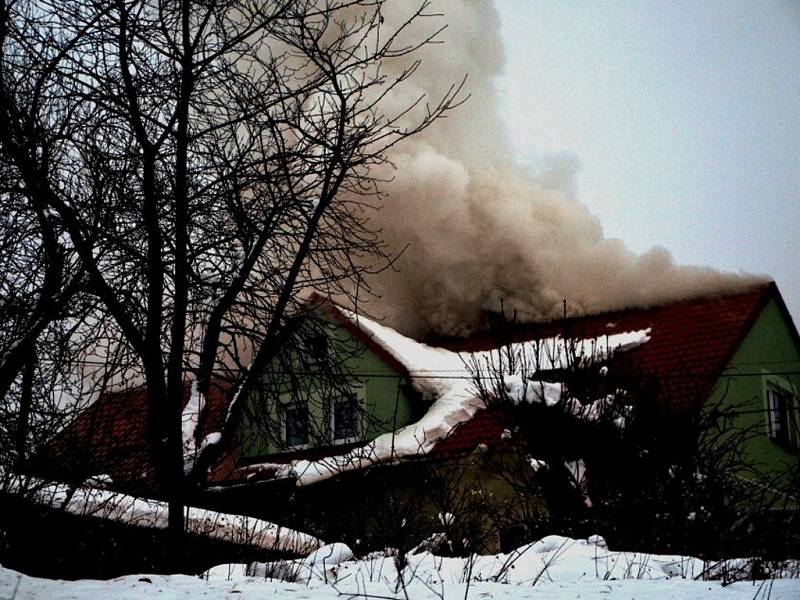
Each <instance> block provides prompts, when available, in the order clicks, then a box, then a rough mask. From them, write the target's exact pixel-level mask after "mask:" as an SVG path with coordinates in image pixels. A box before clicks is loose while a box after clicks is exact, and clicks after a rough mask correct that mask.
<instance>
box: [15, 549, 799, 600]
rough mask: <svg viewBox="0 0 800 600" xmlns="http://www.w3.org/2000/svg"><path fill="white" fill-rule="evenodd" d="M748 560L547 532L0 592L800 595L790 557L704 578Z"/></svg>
mask: <svg viewBox="0 0 800 600" xmlns="http://www.w3.org/2000/svg"><path fill="white" fill-rule="evenodd" d="M751 566H752V565H751V563H750V562H749V561H744V560H732V561H727V562H726V563H724V564H709V563H704V562H703V561H701V560H698V559H695V558H691V557H679V556H657V555H647V554H636V553H621V552H613V551H609V550H608V549H607V548H606V547H605V544H604V542H603V541H602V539H600V538H589V539H588V540H573V539H569V538H563V537H559V536H549V537H546V538H544V539H542V540H540V541H538V542H536V543H534V544H530V545H527V546H523V547H522V548H520V549H519V550H517V551H515V552H512V553H509V554H498V555H493V556H478V557H474V558H473V559H471V560H470V559H463V558H442V557H438V556H434V555H432V554H430V553H427V552H422V553H419V554H414V555H409V556H408V564H407V566H406V567H405V568H404V569H402V571H401V573H402V578H400V577H398V571H397V569H396V561H395V558H394V557H392V556H387V555H386V554H384V553H380V554H374V555H371V556H369V557H367V558H362V559H360V560H353V559H352V555H351V552H350V550H349V548H347V546H345V545H344V544H331V545H329V546H323V547H322V548H320V549H319V550H317V551H316V552H314V553H312V554H311V555H310V556H309V557H307V558H306V559H303V560H296V561H282V562H277V563H261V564H255V565H251V566H250V567H249V568H246V567H245V566H244V565H220V566H218V567H215V568H213V569H211V570H210V571H209V572H208V573H206V574H205V575H204V577H202V578H199V577H191V576H187V575H171V576H163V575H130V576H126V577H120V578H117V579H112V580H109V581H92V580H81V581H54V580H47V579H36V578H33V577H27V576H25V575H21V574H19V573H17V572H15V571H12V570H10V569H3V568H0V598H4V599H5V598H9V599H10V598H14V599H20V600H22V599H34V598H35V599H45V598H64V599H68V598H90V599H94V598H97V599H100V598H102V599H106V598H112V599H113V600H126V599H130V598H143V597H146V596H148V597H150V596H152V597H157V598H159V599H160V600H172V599H173V598H175V599H177V598H237V599H242V600H250V599H256V598H288V599H293V598H296V599H298V600H299V599H307V600H328V599H331V600H332V599H334V598H336V599H341V598H353V599H355V598H365V599H366V598H383V599H390V598H398V599H405V598H408V599H410V600H417V599H419V600H429V599H430V600H433V599H443V600H446V599H462V598H473V599H475V600H491V599H506V598H508V599H511V598H514V599H517V598H519V599H525V598H538V599H545V598H546V599H553V600H562V599H567V598H581V599H583V600H586V599H603V600H623V599H625V600H631V599H642V600H655V599H659V598H667V599H676V600H693V599H698V598H699V599H704V598H705V599H715V600H723V599H728V600H735V599H741V600H767V599H771V600H798V599H800V579H797V577H798V573H797V564H796V563H794V564H793V565H784V566H783V568H782V569H781V575H782V576H783V577H784V578H775V579H761V580H757V581H737V582H734V583H730V584H729V585H725V584H723V583H722V582H720V581H713V580H708V579H707V578H708V577H709V576H714V577H719V576H720V574H721V572H722V571H723V570H725V571H726V572H727V573H728V576H729V577H728V579H730V578H731V577H733V575H734V574H736V573H738V576H737V577H746V576H747V574H748V569H750V568H751ZM776 574H777V573H776ZM789 575H792V576H793V577H794V578H787V576H789ZM467 581H469V582H470V583H469V584H467V583H466V582H467Z"/></svg>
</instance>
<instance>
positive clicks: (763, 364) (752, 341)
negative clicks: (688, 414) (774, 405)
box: [707, 298, 800, 471]
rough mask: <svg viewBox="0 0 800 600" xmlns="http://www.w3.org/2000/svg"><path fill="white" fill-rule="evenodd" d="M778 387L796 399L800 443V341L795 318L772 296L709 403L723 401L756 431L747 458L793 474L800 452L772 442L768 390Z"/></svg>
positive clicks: (794, 436)
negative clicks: (791, 470) (799, 410)
mask: <svg viewBox="0 0 800 600" xmlns="http://www.w3.org/2000/svg"><path fill="white" fill-rule="evenodd" d="M772 388H777V389H781V390H785V391H787V392H789V394H790V395H791V396H793V400H794V406H793V407H789V408H791V409H793V412H794V419H793V420H790V421H789V427H790V436H791V439H790V442H791V444H794V445H795V446H796V445H797V444H798V441H799V440H800V432H799V431H798V421H797V419H798V415H800V412H798V409H799V408H800V407H798V404H797V397H798V391H800V343H799V342H798V339H797V335H796V330H795V328H794V324H793V323H792V321H791V317H789V316H788V313H787V312H786V311H785V309H784V307H783V306H781V302H780V300H779V298H771V299H770V300H769V301H768V302H767V304H766V305H765V306H764V309H763V310H762V311H761V313H760V314H759V315H758V317H757V319H756V320H755V321H754V323H753V325H752V327H751V328H750V330H749V331H748V332H747V334H746V336H745V337H744V338H743V339H742V341H741V343H740V344H739V346H738V347H737V349H736V351H735V352H734V354H733V356H732V357H731V359H730V361H729V362H728V364H727V365H726V366H725V369H724V370H723V372H722V374H721V376H720V378H719V381H718V382H717V385H716V386H715V388H714V391H713V393H712V394H711V396H710V398H709V401H708V403H707V404H708V405H709V406H714V405H716V404H717V403H719V404H721V405H722V406H723V407H727V408H728V409H730V410H733V411H734V412H735V413H736V417H735V420H734V426H735V428H736V429H738V430H740V431H747V432H752V433H753V434H754V435H752V436H751V437H749V440H748V443H747V447H746V449H745V451H746V454H747V456H746V459H747V461H748V462H749V463H751V464H754V465H758V466H759V467H761V468H765V469H767V470H769V471H787V470H788V468H789V465H791V464H793V463H796V461H797V455H796V452H797V451H796V449H793V448H792V446H791V444H790V445H782V444H779V443H776V441H775V440H773V439H770V436H769V424H768V418H769V415H768V405H767V392H768V390H769V389H772Z"/></svg>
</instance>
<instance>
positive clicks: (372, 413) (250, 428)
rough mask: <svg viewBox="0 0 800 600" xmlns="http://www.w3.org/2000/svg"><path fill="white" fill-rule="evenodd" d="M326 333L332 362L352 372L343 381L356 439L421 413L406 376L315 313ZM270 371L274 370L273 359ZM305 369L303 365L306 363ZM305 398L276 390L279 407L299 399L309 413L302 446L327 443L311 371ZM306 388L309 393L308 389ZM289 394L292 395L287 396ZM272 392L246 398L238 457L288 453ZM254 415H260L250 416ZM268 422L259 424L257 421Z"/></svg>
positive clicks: (326, 418)
mask: <svg viewBox="0 0 800 600" xmlns="http://www.w3.org/2000/svg"><path fill="white" fill-rule="evenodd" d="M321 318H322V322H323V324H324V328H325V330H326V332H327V334H328V335H329V336H330V338H331V339H332V342H331V343H330V345H329V346H330V347H331V348H336V350H337V351H338V352H337V354H339V355H340V356H333V357H332V359H333V361H334V362H335V361H337V360H340V361H341V362H342V364H343V365H344V369H343V370H345V371H347V372H348V373H350V374H352V375H353V377H351V378H348V381H347V383H346V385H347V386H348V387H349V389H350V390H351V391H352V392H353V393H354V394H355V395H356V397H357V398H358V401H359V406H360V413H361V414H360V415H359V430H360V436H359V437H360V440H362V441H369V440H372V439H374V438H376V437H377V436H379V435H381V434H383V433H386V432H389V431H394V430H396V429H398V428H400V427H403V426H405V425H408V424H410V423H413V422H414V421H416V420H418V419H419V418H420V416H421V414H418V412H419V411H418V410H415V407H416V404H415V402H414V399H413V398H412V393H411V392H410V391H409V390H410V385H409V381H408V377H407V376H406V375H405V374H401V373H398V372H397V371H396V370H395V369H393V368H392V367H390V366H389V365H387V364H386V363H385V362H384V361H383V359H382V358H381V357H380V356H379V355H378V354H376V353H375V352H373V351H372V350H371V349H370V348H369V347H367V345H366V344H365V343H364V342H363V341H361V340H359V339H358V338H356V337H354V336H353V334H351V333H350V332H349V331H348V330H346V329H345V328H343V327H342V326H340V325H339V324H338V323H336V322H335V321H333V320H332V319H331V318H330V317H329V316H328V315H325V314H323V315H321ZM270 368H271V369H279V368H280V367H279V366H278V364H277V363H273V365H271V367H270ZM306 368H307V367H306ZM303 383H304V387H305V388H306V392H307V393H306V394H305V397H304V398H303V399H302V400H301V399H300V398H298V397H297V394H293V391H292V389H291V388H290V387H288V386H283V389H280V390H278V396H279V400H278V402H279V403H281V404H284V405H287V404H290V403H292V402H304V403H305V404H306V405H307V407H308V412H309V429H310V430H311V432H312V433H311V436H310V437H311V439H310V441H309V445H308V448H314V447H320V446H330V445H331V443H332V441H331V439H330V436H329V435H328V432H329V431H330V427H331V426H330V413H329V412H328V410H327V406H328V404H327V403H326V402H325V401H324V400H323V398H322V396H323V395H324V392H322V391H321V390H322V388H323V386H322V384H321V378H320V377H317V376H314V375H313V372H312V373H311V374H310V375H308V376H307V377H305V378H304V382H303ZM309 390H310V391H309ZM293 396H294V397H293ZM274 398H275V394H263V393H261V392H255V393H253V394H252V395H251V397H250V398H249V399H248V403H249V404H250V408H251V410H247V411H245V416H244V417H243V419H242V424H241V430H240V436H241V437H240V439H241V440H242V445H241V456H242V457H243V458H245V459H255V458H258V457H263V456H269V455H274V454H280V453H283V452H287V451H289V449H287V448H286V447H284V445H283V444H281V443H280V440H279V439H278V438H279V437H280V436H279V435H278V427H279V425H276V424H279V423H280V420H281V415H280V407H279V406H277V404H276V402H275V400H274ZM254 415H262V416H261V417H258V418H256V417H255V416H254ZM265 422H266V423H270V425H268V426H266V427H265V426H264V425H263V424H262V423H265Z"/></svg>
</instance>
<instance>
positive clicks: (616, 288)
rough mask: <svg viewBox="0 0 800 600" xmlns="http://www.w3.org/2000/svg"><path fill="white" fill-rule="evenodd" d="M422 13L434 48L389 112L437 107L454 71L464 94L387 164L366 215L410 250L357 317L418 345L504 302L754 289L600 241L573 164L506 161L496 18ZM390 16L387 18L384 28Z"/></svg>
mask: <svg viewBox="0 0 800 600" xmlns="http://www.w3.org/2000/svg"><path fill="white" fill-rule="evenodd" d="M403 4H405V3H399V7H398V8H396V9H395V10H403V8H402V6H403ZM408 4H412V3H408ZM433 8H436V9H439V10H441V12H443V13H445V16H444V17H443V20H444V21H445V22H446V23H448V27H447V29H446V30H445V31H444V32H442V34H441V35H440V39H442V41H443V42H444V43H443V44H440V45H434V46H429V47H428V48H426V49H425V50H424V53H423V63H422V65H421V67H420V69H419V71H418V72H417V73H416V74H415V78H414V85H416V86H417V87H418V89H416V90H409V96H408V97H404V98H398V106H400V105H403V104H405V103H407V102H408V100H409V98H411V97H412V96H413V93H414V92H418V93H423V92H424V93H426V94H427V95H428V97H430V98H431V99H435V98H437V97H439V96H441V95H442V94H443V93H444V91H445V90H446V89H447V86H448V85H449V84H451V83H453V82H457V81H459V80H460V79H461V78H462V77H463V76H464V74H468V80H467V88H468V91H469V93H470V94H471V97H470V99H469V100H468V101H467V102H466V103H465V104H464V105H463V106H461V107H460V108H459V109H458V110H456V111H455V112H453V113H451V114H450V115H449V117H448V118H447V119H444V120H442V121H439V122H438V123H436V124H435V125H434V126H433V127H431V128H430V129H428V130H427V131H426V132H425V133H424V134H423V135H422V136H420V137H417V138H414V139H413V140H412V141H409V142H408V143H406V144H404V145H402V146H400V147H398V148H397V150H396V151H395V152H394V154H393V155H392V156H391V159H392V161H393V163H394V164H395V165H396V167H397V168H396V171H395V172H394V173H393V177H394V179H393V181H392V182H391V183H390V184H388V185H386V186H385V191H386V192H388V194H389V195H388V198H387V200H386V202H385V203H384V207H383V208H382V210H381V211H380V212H379V214H378V215H377V217H376V220H377V225H378V226H379V227H381V228H382V230H383V236H384V238H385V239H386V241H388V242H389V243H390V244H391V246H392V248H393V249H394V250H395V251H399V250H401V249H402V248H403V247H405V246H406V245H407V246H408V248H407V249H406V251H405V253H404V254H403V256H402V257H401V259H400V260H399V261H398V263H397V265H396V266H397V267H398V269H399V271H397V272H394V271H392V272H389V271H387V272H384V273H382V274H381V275H380V276H378V278H377V280H376V281H375V283H374V289H375V291H376V292H378V293H379V294H380V295H381V298H380V299H378V300H374V301H372V302H370V303H369V306H368V308H367V310H368V312H370V313H371V314H374V315H379V316H385V317H386V321H387V323H388V324H390V325H392V326H394V327H396V328H398V329H400V330H401V331H403V332H405V333H409V334H413V335H417V336H424V335H436V334H464V333H468V332H470V331H472V330H475V329H477V328H479V327H480V326H481V325H482V319H483V318H484V317H485V315H486V312H487V311H489V312H491V311H498V310H499V309H500V304H501V301H503V303H504V305H505V309H506V310H507V311H512V310H516V311H517V312H518V316H519V318H521V319H541V318H548V317H554V316H556V315H558V314H560V313H561V310H562V301H563V300H566V301H567V304H568V307H569V311H570V313H571V314H579V313H583V312H590V311H598V310H607V309H615V308H622V307H627V306H642V305H649V304H654V303H659V302H664V301H669V300H673V299H680V298H684V297H689V296H696V295H701V294H709V293H716V292H725V291H732V290H734V289H736V288H740V287H742V286H745V285H747V284H751V283H753V282H754V281H755V278H753V277H749V276H737V275H731V274H725V273H721V272H719V271H716V270H713V269H711V268H705V267H688V266H679V265H676V264H675V263H674V262H673V260H672V258H671V256H670V254H669V252H668V251H666V250H664V249H663V248H654V249H652V250H650V251H649V252H646V253H645V254H642V255H637V254H635V253H633V252H631V251H630V250H629V249H627V248H626V247H625V246H624V244H623V243H622V242H621V241H619V240H615V239H608V238H605V237H604V235H603V229H602V226H601V224H600V222H599V221H598V219H597V217H595V216H594V215H592V214H591V213H590V212H589V210H588V209H587V207H586V206H585V205H583V204H582V203H581V202H580V201H579V200H578V199H577V198H576V197H575V193H574V189H575V176H576V173H577V170H578V164H577V160H576V159H575V158H573V157H555V158H550V159H547V160H544V161H543V166H541V167H540V168H538V169H531V168H527V167H523V166H521V165H520V164H518V163H516V162H515V160H514V158H513V156H512V151H511V148H510V146H509V143H508V141H507V140H508V135H507V134H506V131H505V128H504V125H503V123H502V121H501V119H500V116H499V114H498V112H497V106H498V95H497V92H496V90H495V88H494V78H495V77H496V76H498V75H499V74H500V73H501V72H502V69H503V50H502V45H501V41H500V38H499V21H498V16H497V14H496V13H495V11H494V9H493V7H492V6H491V5H490V4H489V3H488V2H483V1H478V0H475V1H471V2H470V1H460V2H455V1H450V2H442V3H440V4H438V5H434V7H433ZM397 16H398V15H392V14H387V21H390V20H392V19H396V18H397ZM430 21H434V19H431V20H430ZM438 24H439V25H440V24H441V21H439V22H438ZM425 26H430V27H435V26H436V24H435V23H432V22H431V23H426V25H425ZM531 102H532V103H535V102H536V99H535V98H531Z"/></svg>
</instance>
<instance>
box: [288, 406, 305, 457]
mask: <svg viewBox="0 0 800 600" xmlns="http://www.w3.org/2000/svg"><path fill="white" fill-rule="evenodd" d="M283 441H284V443H285V444H286V447H287V448H289V449H292V448H302V447H304V446H307V445H308V407H306V406H301V405H295V406H288V407H286V408H284V409H283Z"/></svg>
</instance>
